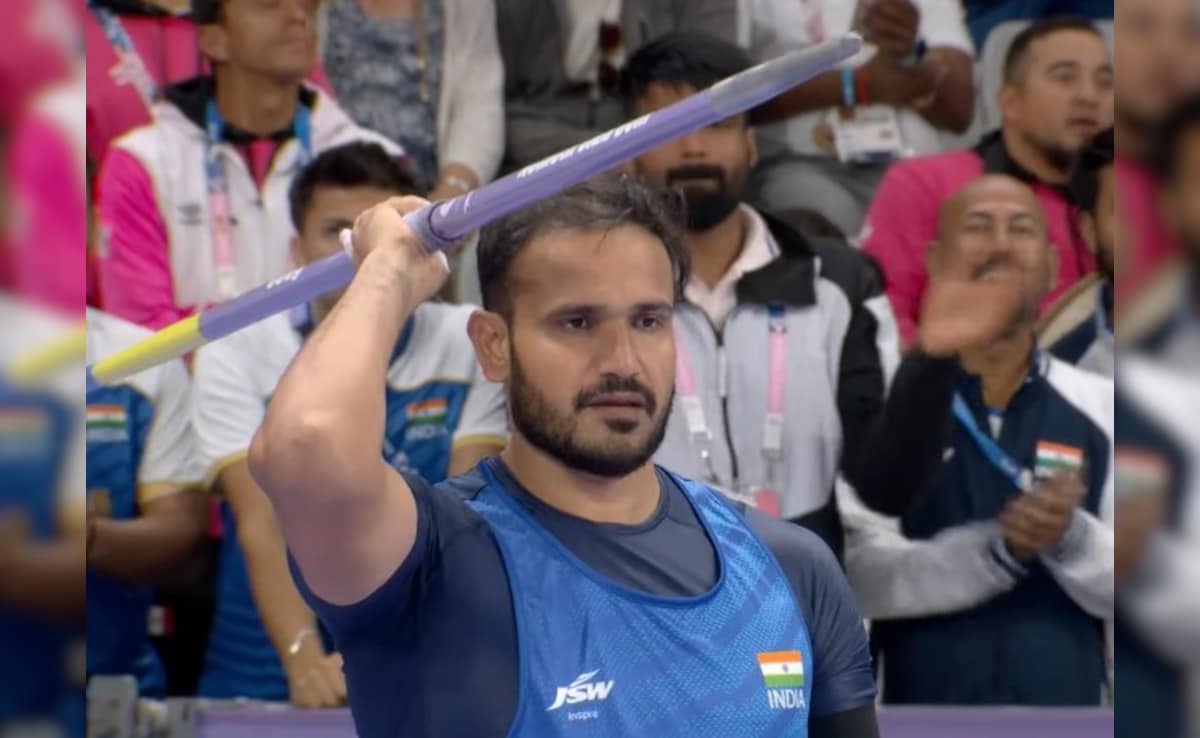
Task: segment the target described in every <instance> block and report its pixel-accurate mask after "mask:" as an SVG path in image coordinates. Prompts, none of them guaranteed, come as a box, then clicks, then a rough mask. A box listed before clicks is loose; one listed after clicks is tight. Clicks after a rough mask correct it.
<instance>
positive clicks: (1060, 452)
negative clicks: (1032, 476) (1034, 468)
mask: <svg viewBox="0 0 1200 738" xmlns="http://www.w3.org/2000/svg"><path fill="white" fill-rule="evenodd" d="M1037 463H1038V466H1052V467H1056V468H1062V469H1078V468H1079V467H1080V466H1083V450H1082V449H1078V448H1075V447H1073V446H1064V445H1062V444H1058V443H1048V442H1046V441H1039V442H1038V445H1037Z"/></svg>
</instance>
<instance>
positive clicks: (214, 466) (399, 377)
mask: <svg viewBox="0 0 1200 738" xmlns="http://www.w3.org/2000/svg"><path fill="white" fill-rule="evenodd" d="M414 191H415V185H414V184H413V182H412V180H411V177H410V176H409V175H408V174H407V173H406V171H405V170H404V169H403V168H402V167H401V166H400V165H399V164H398V163H396V162H395V161H394V160H393V159H392V158H391V157H390V156H389V155H388V153H387V152H386V151H385V150H384V149H383V148H381V147H379V146H378V145H375V144H367V143H353V144H347V145H345V146H340V147H337V148H333V149H329V150H328V151H326V152H324V153H323V154H321V155H320V156H318V157H317V158H316V159H315V160H314V161H313V162H312V163H311V164H310V165H308V167H307V168H305V170H304V171H303V172H302V173H301V174H300V175H299V176H298V177H297V179H296V181H295V184H294V185H293V188H292V194H291V207H292V217H293V219H294V223H295V226H296V229H297V231H298V235H297V236H296V237H295V239H294V240H293V249H294V252H295V258H296V260H297V261H298V262H299V263H301V264H307V263H311V262H313V261H316V260H317V259H320V258H322V257H325V256H328V255H330V254H332V253H335V252H337V251H338V249H340V248H341V246H340V244H339V242H338V233H339V232H340V231H341V230H342V229H343V228H348V227H350V226H351V225H352V224H353V223H354V219H355V217H356V216H357V215H358V214H359V213H361V212H363V211H364V210H366V209H368V208H370V207H371V206H372V205H374V204H375V203H378V202H381V201H383V200H385V199H387V198H389V197H395V196H399V195H405V194H411V193H412V192H414ZM339 296H340V295H339V294H336V293H335V294H330V295H326V296H324V297H322V298H320V299H319V300H316V301H315V302H313V303H312V305H311V306H309V307H308V308H306V309H305V310H303V311H300V312H299V313H297V314H295V315H293V316H291V317H289V316H286V315H278V316H275V317H274V318H269V319H267V320H266V321H264V322H262V323H259V324H257V325H255V326H253V327H251V328H247V329H246V330H244V331H242V332H240V333H238V334H236V335H234V336H231V337H230V338H228V339H226V340H224V341H220V342H218V343H214V344H211V345H209V346H206V347H204V348H202V349H201V350H200V351H199V352H198V353H197V356H196V366H195V372H196V392H197V402H196V410H195V425H196V430H197V433H198V435H199V439H200V447H201V456H202V457H203V459H204V462H205V464H207V465H208V466H209V468H210V478H212V479H213V480H214V481H215V485H216V489H217V490H218V492H219V493H220V494H221V497H222V499H223V500H224V505H223V517H224V522H225V540H224V541H223V542H222V550H221V560H220V574H219V585H218V595H217V611H216V618H215V624H214V626H213V631H212V635H211V636H210V641H209V649H208V654H207V658H206V663H205V668H204V673H203V675H202V677H201V682H200V692H201V694H202V695H204V696H208V697H251V698H255V699H267V700H282V699H290V700H291V701H292V703H294V704H297V705H300V706H303V707H325V706H332V705H334V704H338V703H339V702H342V701H344V700H345V697H346V686H345V682H344V680H343V677H342V672H341V657H340V656H339V655H337V654H334V653H328V652H327V649H326V648H325V645H324V644H323V643H322V639H321V638H320V637H319V635H318V628H317V622H316V618H315V617H314V616H313V613H312V611H311V610H309V609H308V607H307V606H305V604H304V602H303V600H301V599H300V596H299V595H298V594H297V592H296V589H295V586H294V585H293V583H292V579H291V577H290V576H289V574H288V569H287V563H286V559H285V555H284V545H283V541H282V539H281V538H280V535H279V528H278V524H277V523H276V521H275V516H274V514H273V512H272V510H271V507H270V504H269V503H268V502H267V499H266V497H264V496H263V493H262V491H261V490H260V489H259V488H258V485H257V484H255V482H254V480H253V478H251V476H250V472H249V471H248V469H247V466H246V450H247V449H248V448H249V446H250V439H251V438H252V437H253V435H254V432H255V430H257V428H258V426H259V424H260V423H261V422H262V419H263V415H264V413H265V412H266V407H267V403H268V401H269V399H270V397H271V396H272V395H273V394H274V392H275V386H276V384H277V383H278V382H279V378H280V376H282V374H283V372H284V370H285V369H286V368H287V366H288V364H290V363H291V361H292V359H293V358H294V357H295V355H296V353H297V352H298V351H300V348H301V346H302V345H303V344H304V342H305V341H306V340H307V339H308V338H309V337H310V336H317V337H319V336H320V326H321V322H322V319H323V318H324V317H325V316H326V315H328V314H329V312H330V310H332V309H334V305H335V303H336V302H337V300H338V298H339ZM471 312H472V310H471V308H469V307H466V306H449V305H443V304H438V303H428V304H425V305H422V306H421V307H419V308H418V309H417V311H416V313H415V314H414V315H413V317H412V318H411V319H410V320H409V322H408V323H407V324H406V326H405V328H404V331H403V333H402V334H401V336H400V340H399V342H398V343H397V344H396V347H395V349H394V350H393V352H392V359H391V366H390V369H389V370H388V387H387V391H386V396H387V428H386V430H385V432H384V439H383V454H384V456H385V458H386V459H387V460H388V461H389V462H390V463H391V464H393V465H394V466H396V467H397V468H400V469H404V470H406V471H410V472H415V473H418V474H421V475H422V476H424V477H425V478H426V479H431V480H441V479H444V478H446V477H447V476H448V475H453V474H460V473H462V472H465V471H467V470H468V469H470V468H471V467H472V466H474V465H475V462H477V461H478V460H479V459H480V458H482V457H484V456H487V455H489V454H491V453H493V452H495V451H497V450H498V449H500V448H501V447H503V445H504V439H505V436H506V433H507V426H506V418H505V414H504V405H503V397H502V388H501V386H500V385H498V384H491V383H489V382H487V381H486V380H485V379H484V378H483V376H482V375H481V374H480V372H479V367H478V365H477V364H476V362H475V355H474V353H473V352H472V349H471V344H470V342H469V341H468V340H467V337H466V323H467V318H468V316H469V315H470V314H471ZM314 340H316V339H314ZM256 605H257V608H256V607H255V606H256Z"/></svg>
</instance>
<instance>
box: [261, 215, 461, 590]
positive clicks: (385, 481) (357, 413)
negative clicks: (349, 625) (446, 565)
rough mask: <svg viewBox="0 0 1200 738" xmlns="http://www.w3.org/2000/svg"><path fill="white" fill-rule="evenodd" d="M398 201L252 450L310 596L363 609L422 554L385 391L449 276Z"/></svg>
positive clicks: (373, 231) (358, 249)
mask: <svg viewBox="0 0 1200 738" xmlns="http://www.w3.org/2000/svg"><path fill="white" fill-rule="evenodd" d="M424 203H425V201H424V200H421V199H420V198H416V197H401V198H393V199H391V200H388V201H387V202H385V203H382V204H380V205H377V206H376V207H374V208H372V209H371V210H368V211H367V212H365V213H363V214H362V215H360V216H359V218H358V220H357V222H356V223H355V227H354V245H355V260H356V262H357V264H358V273H357V274H356V275H355V277H354V279H353V281H352V282H351V283H350V287H349V288H348V289H347V291H346V293H345V295H344V296H343V297H342V298H341V299H340V300H339V301H338V303H337V306H336V307H335V308H334V309H333V311H332V312H331V313H330V314H329V316H328V317H326V319H325V320H323V321H322V322H321V325H320V326H319V327H318V328H317V330H316V331H315V332H314V333H313V335H312V336H311V337H310V338H309V340H308V341H306V342H305V345H304V348H303V349H302V350H301V351H300V354H299V355H298V356H297V357H296V359H295V361H293V362H292V365H291V367H290V368H289V369H288V371H287V373H286V374H284V376H283V379H282V380H281V381H280V383H279V386H278V388H277V389H276V392H275V395H274V397H273V398H272V400H271V404H270V407H269V408H268V410H267V415H266V418H265V420H264V421H263V424H262V426H261V428H260V429H259V431H258V433H257V434H256V435H255V437H254V442H253V443H252V445H251V447H250V458H249V463H250V471H251V473H252V474H253V475H254V477H255V479H256V481H257V482H258V484H259V486H260V487H262V489H263V491H264V492H265V493H266V494H267V497H268V498H269V499H270V500H271V503H272V505H273V506H274V508H275V514H276V517H277V518H278V520H279V526H280V529H281V530H282V532H283V536H284V540H285V541H286V542H287V544H288V547H289V549H290V550H291V553H292V556H293V557H294V559H295V561H296V564H297V566H298V567H299V569H300V573H301V574H302V575H303V577H304V580H305V583H306V584H307V585H308V588H309V590H310V591H311V592H312V593H313V594H314V595H316V596H317V597H319V598H321V599H322V600H324V601H325V602H328V603H330V604H333V605H349V604H354V603H357V602H360V601H361V600H363V599H364V598H365V597H366V596H367V595H369V594H371V593H372V592H374V591H375V590H376V589H378V588H379V587H380V586H381V585H382V584H383V583H384V582H385V581H386V580H387V578H388V577H389V576H390V575H391V574H392V573H393V572H394V571H395V570H396V568H397V567H398V566H399V565H400V564H401V563H403V562H404V560H405V559H406V558H407V557H408V555H409V552H410V551H411V550H412V547H413V541H414V539H415V535H416V530H417V520H416V504H415V501H414V499H413V496H412V491H411V490H410V489H409V488H408V485H407V484H406V483H405V482H404V480H403V478H402V477H401V476H400V475H399V474H398V473H397V472H395V471H394V470H393V469H392V468H391V467H389V466H388V465H387V464H386V463H385V462H384V460H383V457H382V456H381V454H380V452H379V449H380V447H381V446H382V443H383V433H384V417H385V403H384V383H385V374H386V372H387V366H388V363H389V360H390V358H391V350H392V346H394V345H395V341H396V337H397V336H398V335H399V334H400V329H401V327H402V326H403V325H404V322H405V321H406V320H407V319H408V317H409V316H410V315H411V314H412V312H413V310H414V309H415V308H416V307H417V305H419V304H420V303H421V302H422V301H424V300H426V299H428V298H430V297H432V296H433V295H435V294H436V293H437V291H438V290H439V289H440V288H441V286H442V283H443V282H445V280H446V268H445V261H444V260H443V259H442V257H440V256H438V255H429V254H426V253H424V252H423V251H422V247H421V245H420V243H419V242H418V241H417V239H416V237H415V236H414V235H413V234H412V232H411V231H410V230H409V228H408V226H407V225H405V224H404V221H403V219H402V217H401V216H402V215H403V214H404V213H406V212H409V211H411V210H415V209H417V208H418V207H420V206H421V205H423V204H424Z"/></svg>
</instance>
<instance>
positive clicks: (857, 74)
mask: <svg viewBox="0 0 1200 738" xmlns="http://www.w3.org/2000/svg"><path fill="white" fill-rule="evenodd" d="M854 94H855V95H856V96H857V97H858V104H859V105H870V104H871V101H870V98H871V95H870V93H869V92H868V91H867V69H866V67H859V68H858V69H856V70H854Z"/></svg>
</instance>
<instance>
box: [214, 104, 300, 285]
mask: <svg viewBox="0 0 1200 738" xmlns="http://www.w3.org/2000/svg"><path fill="white" fill-rule="evenodd" d="M204 115H205V128H206V130H207V133H208V141H207V142H206V144H205V153H204V176H205V179H206V180H207V189H208V213H209V219H210V221H211V223H210V226H211V229H212V233H211V237H212V249H213V262H214V266H215V268H216V279H217V291H218V294H219V296H220V299H222V300H228V299H230V298H232V297H234V296H235V295H236V294H237V270H236V261H237V258H236V256H235V255H234V249H233V216H232V204H231V203H230V201H229V183H228V180H227V179H226V177H225V161H224V159H222V158H221V155H220V152H219V151H218V149H217V144H219V143H220V142H221V140H222V139H223V138H224V137H225V121H223V120H221V113H220V112H219V111H218V110H217V103H216V101H215V100H211V99H210V100H209V101H208V105H206V106H205V109H204ZM292 135H293V136H294V137H295V138H296V142H297V143H298V144H299V145H300V156H299V166H304V165H305V164H306V163H307V162H308V160H309V158H310V157H311V155H312V143H311V132H310V129H309V110H308V106H306V105H300V106H299V107H297V108H296V117H295V118H293V119H292Z"/></svg>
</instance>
